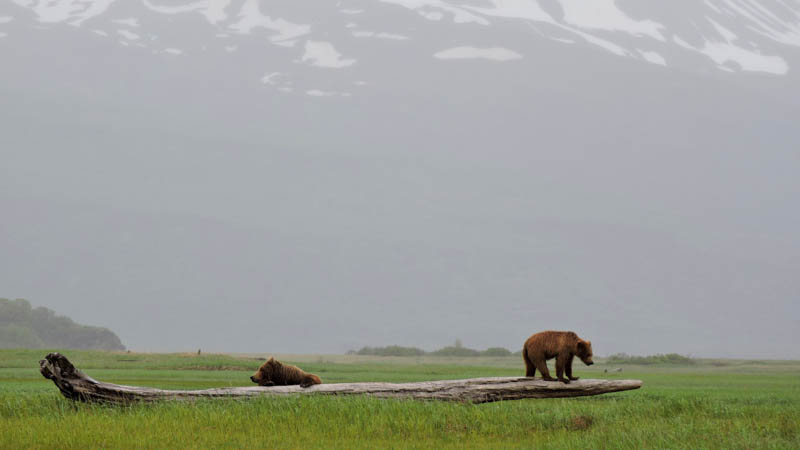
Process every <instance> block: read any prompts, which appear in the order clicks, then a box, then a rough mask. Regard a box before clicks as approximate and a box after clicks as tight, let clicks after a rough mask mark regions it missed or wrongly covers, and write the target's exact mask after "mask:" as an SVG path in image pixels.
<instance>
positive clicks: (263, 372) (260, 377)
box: [250, 358, 281, 386]
mask: <svg viewBox="0 0 800 450" xmlns="http://www.w3.org/2000/svg"><path fill="white" fill-rule="evenodd" d="M280 368H281V363H280V362H279V361H277V360H276V359H275V358H270V359H268V360H267V362H265V363H264V364H262V365H261V367H259V368H258V370H256V373H255V374H254V375H253V376H252V377H250V380H251V381H252V382H253V383H256V384H258V385H259V386H267V385H268V384H269V383H270V382H271V381H272V377H273V374H276V373H279V372H280Z"/></svg>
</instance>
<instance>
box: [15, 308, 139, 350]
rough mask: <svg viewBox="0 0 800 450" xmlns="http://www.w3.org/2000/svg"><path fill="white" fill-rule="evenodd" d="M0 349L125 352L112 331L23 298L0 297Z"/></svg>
mask: <svg viewBox="0 0 800 450" xmlns="http://www.w3.org/2000/svg"><path fill="white" fill-rule="evenodd" d="M0 348H69V349H87V350H89V349H91V350H125V346H124V345H122V342H121V341H120V339H119V337H117V335H116V334H114V333H113V332H112V331H111V330H109V329H107V328H101V327H90V326H85V325H80V324H77V323H75V322H73V321H72V319H70V318H69V317H64V316H59V315H56V313H55V312H54V311H53V310H51V309H48V308H44V307H38V308H33V307H32V306H31V304H30V303H29V302H28V301H27V300H24V299H17V300H9V299H6V298H0Z"/></svg>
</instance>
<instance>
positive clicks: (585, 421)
mask: <svg viewBox="0 0 800 450" xmlns="http://www.w3.org/2000/svg"><path fill="white" fill-rule="evenodd" d="M593 423H594V417H592V416H575V417H573V418H572V419H570V420H569V427H568V428H569V429H570V430H576V431H580V430H588V429H589V428H590V427H591V426H592V424H593Z"/></svg>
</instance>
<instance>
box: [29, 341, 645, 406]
mask: <svg viewBox="0 0 800 450" xmlns="http://www.w3.org/2000/svg"><path fill="white" fill-rule="evenodd" d="M39 366H40V369H39V371H40V372H41V373H42V375H43V376H44V377H45V378H47V379H50V380H53V382H54V383H55V384H56V386H58V389H59V390H60V391H61V393H62V394H63V395H64V396H65V397H67V398H69V399H72V400H80V401H87V402H106V403H131V402H135V401H145V402H147V401H157V400H182V399H197V398H218V397H255V396H260V395H290V394H328V395H353V394H355V395H358V394H362V395H371V396H375V397H384V398H412V399H421V400H430V399H433V400H451V401H461V402H472V403H487V402H495V401H500V400H518V399H523V398H557V397H582V396H587V395H598V394H605V393H609V392H618V391H627V390H630V389H638V388H640V387H641V386H642V382H641V381H639V380H583V379H582V380H578V381H573V382H572V383H570V384H564V383H561V382H558V381H544V380H541V379H533V378H526V377H494V378H471V379H466V380H444V381H424V382H418V383H337V384H317V385H314V386H311V387H309V388H301V387H300V386H272V387H262V386H249V387H231V388H215V389H204V390H197V391H183V390H162V389H155V388H148V387H138V386H124V385H119V384H111V383H103V382H101V381H96V380H94V379H92V378H91V377H89V376H87V375H85V374H84V373H83V372H81V371H80V370H78V369H76V368H75V366H73V365H72V363H71V362H69V360H68V359H67V358H66V357H65V356H63V355H61V354H59V353H50V354H49V355H47V356H46V357H45V359H43V360H41V361H39Z"/></svg>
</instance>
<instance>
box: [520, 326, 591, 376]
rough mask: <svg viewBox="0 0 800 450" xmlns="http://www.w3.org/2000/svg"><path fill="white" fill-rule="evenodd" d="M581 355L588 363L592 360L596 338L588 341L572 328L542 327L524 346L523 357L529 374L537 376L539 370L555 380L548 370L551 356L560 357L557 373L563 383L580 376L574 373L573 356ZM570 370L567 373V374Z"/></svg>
mask: <svg viewBox="0 0 800 450" xmlns="http://www.w3.org/2000/svg"><path fill="white" fill-rule="evenodd" d="M575 356H577V357H578V358H580V359H581V361H583V363H584V364H586V365H587V366H591V365H592V364H594V362H593V361H592V342H591V341H584V340H583V339H581V338H579V337H578V335H577V334H575V333H573V332H572V331H542V332H541V333H536V334H534V335H533V336H531V337H529V338H528V340H527V341H525V346H524V347H522V359H523V360H525V376H526V377H533V376H534V375H535V374H536V370H537V369H538V370H539V372H541V374H542V378H543V379H545V380H547V381H555V378H552V377H551V376H550V371H548V370H547V360H548V359H553V358H556V376H557V377H558V380H559V381H561V382H563V383H569V382H570V380H577V379H578V377H573V376H572V358H574V357H575ZM565 373H566V375H567V377H566V378H564V374H565Z"/></svg>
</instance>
